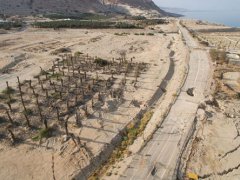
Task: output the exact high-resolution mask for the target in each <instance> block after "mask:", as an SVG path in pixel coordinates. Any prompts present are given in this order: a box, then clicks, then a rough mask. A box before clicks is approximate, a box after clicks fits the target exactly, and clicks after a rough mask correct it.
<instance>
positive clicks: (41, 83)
mask: <svg viewBox="0 0 240 180" xmlns="http://www.w3.org/2000/svg"><path fill="white" fill-rule="evenodd" d="M40 85H41V88H42V91H44V87H43V82H42V81H40Z"/></svg>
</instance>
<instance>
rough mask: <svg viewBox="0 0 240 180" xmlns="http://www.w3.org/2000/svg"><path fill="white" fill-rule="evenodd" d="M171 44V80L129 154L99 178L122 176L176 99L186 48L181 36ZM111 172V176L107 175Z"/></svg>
mask: <svg viewBox="0 0 240 180" xmlns="http://www.w3.org/2000/svg"><path fill="white" fill-rule="evenodd" d="M172 42H173V45H172V46H171V50H173V51H174V52H176V54H175V55H174V56H173V59H174V65H175V67H174V70H175V72H174V75H173V77H172V80H171V81H170V82H169V84H168V86H167V88H166V93H165V94H164V96H162V97H161V98H160V99H159V101H158V102H157V103H156V104H155V106H154V108H153V109H152V111H153V112H154V114H153V116H152V118H151V120H150V121H149V123H148V124H147V127H146V128H145V130H144V131H143V133H142V134H141V136H139V137H138V138H137V139H136V140H135V142H134V143H133V145H131V146H130V147H129V148H128V150H129V151H130V152H131V155H130V156H126V157H125V158H123V159H121V160H119V161H118V162H117V163H115V164H114V165H112V166H111V167H110V168H109V169H108V171H107V172H106V174H105V175H104V176H103V177H101V179H108V180H109V179H111V180H115V179H118V178H119V177H121V176H124V171H125V170H126V169H127V168H128V166H129V164H130V163H131V161H132V157H134V154H135V153H137V152H138V151H139V150H140V148H142V147H143V145H144V143H145V142H146V141H147V140H148V139H149V138H151V136H152V134H153V133H154V131H155V130H156V129H157V128H158V127H159V125H160V124H161V122H162V121H163V120H164V118H165V116H166V114H167V113H168V111H169V109H170V108H171V106H172V104H173V103H174V100H175V99H176V97H177V95H178V93H179V90H180V88H181V86H182V84H183V82H184V78H185V75H186V73H187V63H188V59H189V57H188V49H187V47H186V46H185V45H184V44H183V42H182V41H181V36H179V35H175V36H174V37H173V38H172ZM109 174H111V176H109Z"/></svg>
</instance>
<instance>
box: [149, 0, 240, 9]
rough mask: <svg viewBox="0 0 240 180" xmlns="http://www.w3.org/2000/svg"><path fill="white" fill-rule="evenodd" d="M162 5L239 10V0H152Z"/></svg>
mask: <svg viewBox="0 0 240 180" xmlns="http://www.w3.org/2000/svg"><path fill="white" fill-rule="evenodd" d="M153 1H154V2H155V3H156V4H157V5H159V6H162V7H180V8H185V9H189V10H240V0H153Z"/></svg>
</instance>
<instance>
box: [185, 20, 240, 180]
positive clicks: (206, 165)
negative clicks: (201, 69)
mask: <svg viewBox="0 0 240 180" xmlns="http://www.w3.org/2000/svg"><path fill="white" fill-rule="evenodd" d="M185 25H186V26H187V27H188V28H189V29H193V30H195V31H198V30H200V29H202V27H201V26H203V25H198V24H196V22H192V21H185ZM209 26H210V29H215V30H217V29H219V28H223V27H220V26H215V27H213V25H209ZM206 27H208V26H206ZM226 28H227V27H226ZM198 36H200V38H204V40H207V41H208V42H211V43H212V44H213V45H214V46H215V47H213V48H217V49H219V48H221V50H222V51H223V50H229V51H232V50H234V51H236V52H237V51H239V46H238V44H237V45H236V42H237V41H238V38H239V37H238V36H239V33H236V32H232V33H231V32H216V33H206V32H205V33H198ZM233 40H234V41H235V40H236V42H235V43H231V42H233ZM213 64H214V66H213V68H214V72H213V77H214V82H213V83H212V94H213V97H210V98H209V97H208V98H207V100H206V101H205V102H204V103H203V104H201V105H200V106H199V107H200V110H199V112H200V113H199V117H198V119H199V120H200V121H199V123H198V126H197V132H196V137H195V139H194V141H193V145H192V151H191V154H190V159H189V162H188V164H187V170H186V172H187V173H189V172H193V173H196V174H197V175H199V178H200V179H221V180H225V179H229V180H238V179H239V178H240V165H239V164H240V159H239V153H240V138H239V137H240V136H239V130H240V127H239V124H240V121H239V117H240V104H239V87H240V84H239V83H240V82H239V78H238V77H236V76H237V74H238V73H239V72H240V68H239V66H237V65H231V64H228V63H227V62H226V60H225V59H221V58H220V56H219V58H216V59H214V58H213ZM232 72H234V73H232ZM224 73H230V74H231V76H232V77H231V78H233V79H236V80H235V81H234V88H231V80H230V81H229V79H226V78H225V76H226V75H224ZM224 78H225V79H224ZM229 84H230V85H229ZM210 99H211V100H210ZM212 100H214V101H212ZM215 100H216V101H215Z"/></svg>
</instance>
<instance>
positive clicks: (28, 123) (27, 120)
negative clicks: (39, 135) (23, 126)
mask: <svg viewBox="0 0 240 180" xmlns="http://www.w3.org/2000/svg"><path fill="white" fill-rule="evenodd" d="M26 113H27V112H26V111H25V113H24V116H25V119H26V122H27V126H28V127H31V125H30V121H29V119H28V116H27V114H26Z"/></svg>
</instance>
